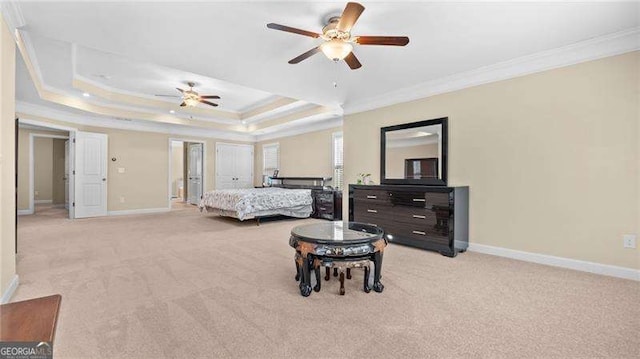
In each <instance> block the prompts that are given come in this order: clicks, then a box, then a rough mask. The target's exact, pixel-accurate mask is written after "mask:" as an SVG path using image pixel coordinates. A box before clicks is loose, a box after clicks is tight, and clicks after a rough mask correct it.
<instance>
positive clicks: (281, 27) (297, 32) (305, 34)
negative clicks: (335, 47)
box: [267, 23, 320, 38]
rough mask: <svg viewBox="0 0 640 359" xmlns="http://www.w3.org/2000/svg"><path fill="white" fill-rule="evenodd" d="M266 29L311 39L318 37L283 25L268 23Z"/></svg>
mask: <svg viewBox="0 0 640 359" xmlns="http://www.w3.org/2000/svg"><path fill="white" fill-rule="evenodd" d="M267 27H268V28H270V29H274V30H280V31H285V32H291V33H294V34H298V35H303V36H309V37H313V38H317V37H320V34H317V33H315V32H311V31H307V30H301V29H296V28H295V27H290V26H284V25H280V24H274V23H269V24H267Z"/></svg>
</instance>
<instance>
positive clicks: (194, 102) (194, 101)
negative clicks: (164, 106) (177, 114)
mask: <svg viewBox="0 0 640 359" xmlns="http://www.w3.org/2000/svg"><path fill="white" fill-rule="evenodd" d="M184 103H186V104H187V106H189V107H195V106H197V105H198V103H200V101H198V98H197V97H192V96H185V98H184Z"/></svg>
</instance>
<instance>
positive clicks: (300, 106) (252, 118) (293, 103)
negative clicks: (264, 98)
mask: <svg viewBox="0 0 640 359" xmlns="http://www.w3.org/2000/svg"><path fill="white" fill-rule="evenodd" d="M315 106H318V105H316V104H312V103H309V102H307V101H302V100H296V99H292V98H282V99H279V100H276V101H273V102H271V103H269V104H266V105H264V106H261V107H259V108H256V109H254V110H253V111H250V112H247V113H244V114H243V115H242V120H244V121H245V123H258V122H261V121H264V120H268V119H272V118H275V117H277V116H283V115H285V114H288V113H292V112H294V111H301V110H304V109H307V108H310V107H315Z"/></svg>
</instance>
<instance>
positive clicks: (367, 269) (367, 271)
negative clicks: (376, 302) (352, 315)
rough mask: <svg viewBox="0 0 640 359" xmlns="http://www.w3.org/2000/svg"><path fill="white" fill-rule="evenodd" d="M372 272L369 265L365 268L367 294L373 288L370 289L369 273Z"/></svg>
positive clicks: (365, 289)
mask: <svg viewBox="0 0 640 359" xmlns="http://www.w3.org/2000/svg"><path fill="white" fill-rule="evenodd" d="M370 271H371V269H370V268H369V266H368V265H367V266H365V267H364V291H365V293H369V292H371V288H370V287H369V272H370Z"/></svg>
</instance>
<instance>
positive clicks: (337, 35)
mask: <svg viewBox="0 0 640 359" xmlns="http://www.w3.org/2000/svg"><path fill="white" fill-rule="evenodd" d="M363 11H364V6H362V5H361V4H358V3H356V2H350V3H347V6H346V7H345V8H344V11H343V12H342V15H341V16H334V17H331V18H329V21H328V22H329V23H328V24H327V25H326V26H325V27H324V28H322V34H318V33H315V32H311V31H306V30H301V29H296V28H293V27H289V26H284V25H279V24H274V23H270V24H267V27H268V28H270V29H274V30H280V31H286V32H291V33H294V34H298V35H303V36H309V37H313V38H321V39H323V40H324V42H323V43H322V44H321V45H320V46H317V47H314V48H313V49H311V50H309V51H307V52H305V53H304V54H302V55H300V56H298V57H295V58H293V59H291V60H290V61H289V63H290V64H297V63H299V62H300V61H302V60H305V59H307V58H309V57H311V56H313V55H315V54H316V53H318V52H320V51H322V52H323V53H324V54H325V56H327V57H328V58H329V59H330V60H333V61H336V62H337V61H340V60H344V61H345V62H346V63H347V65H349V67H350V68H351V69H352V70H355V69H359V68H360V67H361V66H362V64H361V63H360V61H358V58H357V57H356V55H354V54H353V51H352V50H353V44H359V45H386V46H405V45H406V44H408V43H409V38H408V37H406V36H353V35H351V28H352V27H353V25H354V24H355V23H356V21H357V20H358V18H359V17H360V15H361V14H362V12H363Z"/></svg>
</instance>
